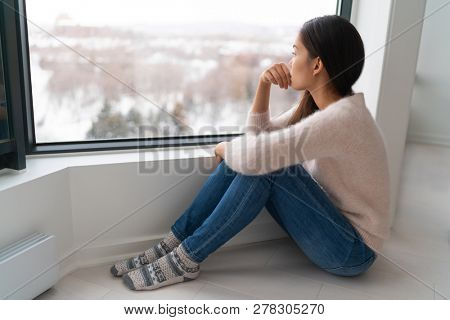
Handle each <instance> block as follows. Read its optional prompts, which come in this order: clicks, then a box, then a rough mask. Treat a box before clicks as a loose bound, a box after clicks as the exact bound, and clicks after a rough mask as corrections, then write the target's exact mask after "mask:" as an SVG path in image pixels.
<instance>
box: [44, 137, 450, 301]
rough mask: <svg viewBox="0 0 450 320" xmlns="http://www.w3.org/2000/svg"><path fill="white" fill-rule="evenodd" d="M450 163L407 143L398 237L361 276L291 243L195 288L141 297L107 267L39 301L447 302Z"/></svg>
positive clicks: (261, 250) (235, 264)
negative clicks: (327, 266) (322, 263)
mask: <svg viewBox="0 0 450 320" xmlns="http://www.w3.org/2000/svg"><path fill="white" fill-rule="evenodd" d="M449 164H450V148H446V147H440V146H433V145H425V144H413V143H409V144H407V148H406V153H405V159H404V169H403V176H402V184H401V192H400V198H399V206H398V213H397V216H396V220H395V222H394V228H393V231H392V235H391V237H390V238H389V240H387V241H386V243H385V246H384V248H383V251H382V255H379V258H378V259H377V260H376V261H375V263H374V264H373V265H372V267H371V268H370V269H369V271H367V272H366V273H365V274H363V275H361V276H358V277H339V276H334V275H331V274H329V273H327V272H325V271H322V270H321V269H319V268H318V267H316V266H315V265H314V264H312V263H311V262H310V261H309V260H308V258H307V257H306V256H305V255H304V254H303V252H302V251H301V250H300V249H299V248H298V247H297V246H296V244H295V243H294V242H293V241H292V240H291V239H289V238H285V239H279V240H274V241H267V242H260V243H257V244H252V245H246V246H242V247H239V248H234V249H232V248H223V250H220V251H217V252H214V253H213V254H211V255H210V256H209V257H208V258H207V259H206V260H205V261H203V263H202V264H201V267H200V270H201V271H200V272H201V273H200V276H199V277H198V278H197V279H196V280H194V281H190V282H185V283H178V284H175V285H172V286H167V287H163V288H159V289H156V290H152V291H139V292H135V291H131V290H129V289H128V288H126V287H125V285H124V284H123V283H122V280H121V278H114V277H113V276H112V275H111V274H110V272H109V268H110V265H111V263H109V264H106V265H101V266H96V267H90V268H84V269H79V270H76V271H74V272H73V273H71V274H69V275H67V276H66V277H64V278H63V279H61V280H60V281H59V282H58V283H57V284H56V285H55V286H54V287H53V288H51V289H49V290H48V291H46V292H44V293H43V294H41V295H40V296H39V297H37V298H36V299H448V297H450V246H449V238H450V232H449V226H450V214H449V212H450V197H449V196H448V195H449V194H450V166H449Z"/></svg>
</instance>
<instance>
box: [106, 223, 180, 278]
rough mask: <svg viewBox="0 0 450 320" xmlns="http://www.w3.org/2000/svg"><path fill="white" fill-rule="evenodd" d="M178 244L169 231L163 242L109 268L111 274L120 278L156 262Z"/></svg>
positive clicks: (178, 241)
mask: <svg viewBox="0 0 450 320" xmlns="http://www.w3.org/2000/svg"><path fill="white" fill-rule="evenodd" d="M180 243H181V242H180V240H178V239H177V238H176V237H175V235H174V234H173V232H172V230H170V232H169V234H168V235H167V236H166V237H165V238H164V239H163V240H161V241H160V242H159V243H157V244H156V245H154V246H153V247H151V248H150V249H147V250H145V251H144V252H143V253H141V254H139V255H138V256H135V257H131V258H128V259H124V260H121V261H119V262H117V263H116V264H114V265H113V266H112V267H111V273H112V274H113V275H114V276H116V277H120V276H122V275H123V274H125V273H127V272H130V271H132V270H134V269H137V268H139V267H141V266H143V265H146V264H149V263H151V262H153V261H156V260H157V259H158V258H160V257H163V256H165V255H166V254H168V253H169V252H171V251H172V250H173V249H174V248H175V247H177V246H178V245H179V244H180Z"/></svg>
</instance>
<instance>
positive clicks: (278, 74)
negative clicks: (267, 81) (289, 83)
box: [272, 66, 285, 88]
mask: <svg viewBox="0 0 450 320" xmlns="http://www.w3.org/2000/svg"><path fill="white" fill-rule="evenodd" d="M272 73H273V74H274V75H275V78H276V79H277V82H278V85H279V86H280V88H284V87H285V84H284V81H285V80H284V76H283V72H280V71H279V70H278V67H277V66H275V67H274V68H273V70H272Z"/></svg>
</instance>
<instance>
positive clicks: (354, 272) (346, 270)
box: [323, 254, 377, 277]
mask: <svg viewBox="0 0 450 320" xmlns="http://www.w3.org/2000/svg"><path fill="white" fill-rule="evenodd" d="M376 258H377V255H376V254H374V255H372V256H371V257H370V258H369V259H367V260H366V261H364V262H363V263H361V264H359V265H355V266H342V267H337V268H323V270H325V271H327V272H329V273H332V274H334V275H337V276H344V277H356V276H359V275H361V274H363V273H365V272H366V271H367V270H369V268H370V267H371V266H372V265H373V263H374V262H375V260H376Z"/></svg>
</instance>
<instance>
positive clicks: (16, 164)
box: [0, 0, 26, 170]
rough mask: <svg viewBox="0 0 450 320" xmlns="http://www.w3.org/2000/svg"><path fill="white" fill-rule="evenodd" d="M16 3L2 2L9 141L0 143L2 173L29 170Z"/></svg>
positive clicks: (2, 42)
mask: <svg viewBox="0 0 450 320" xmlns="http://www.w3.org/2000/svg"><path fill="white" fill-rule="evenodd" d="M10 8H17V3H15V1H14V0H3V1H2V2H0V16H1V19H0V36H1V48H0V49H1V50H2V61H3V65H2V67H3V75H4V80H5V94H6V112H7V117H8V120H7V121H8V127H9V138H8V139H6V140H4V141H2V142H0V169H5V168H9V169H13V170H22V169H25V168H26V162H25V154H26V146H25V137H24V134H25V131H26V128H25V127H24V115H23V105H24V104H23V100H22V97H23V90H22V89H23V87H22V83H23V82H22V81H23V76H22V75H23V72H22V70H21V67H20V61H21V56H20V48H19V46H18V43H17V27H18V26H17V19H16V16H15V14H14V11H13V10H11V9H10Z"/></svg>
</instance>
